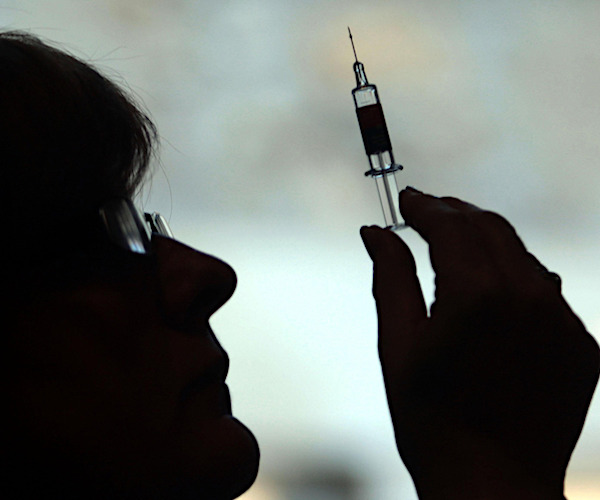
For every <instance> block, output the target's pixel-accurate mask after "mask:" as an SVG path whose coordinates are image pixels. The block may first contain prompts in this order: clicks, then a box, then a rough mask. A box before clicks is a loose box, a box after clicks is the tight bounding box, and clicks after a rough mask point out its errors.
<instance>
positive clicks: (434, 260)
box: [400, 190, 496, 292]
mask: <svg viewBox="0 0 600 500" xmlns="http://www.w3.org/2000/svg"><path fill="white" fill-rule="evenodd" d="M400 210H401V212H402V215H403V217H404V220H405V221H406V223H407V224H408V225H409V226H410V227H412V228H413V229H415V230H416V231H417V232H418V233H419V234H420V235H421V236H422V237H423V239H425V241H427V243H428V244H429V253H430V256H431V264H432V266H433V269H434V271H435V273H436V283H437V284H438V285H441V286H442V287H449V288H451V289H456V288H460V289H463V290H464V289H466V290H470V291H472V292H477V290H478V289H480V288H481V287H488V286H489V285H490V282H493V281H494V280H495V272H496V271H495V269H494V264H493V262H492V260H491V258H490V253H489V251H488V245H487V244H486V241H485V239H484V238H483V237H482V235H481V234H480V231H478V230H477V228H476V226H474V225H473V224H472V223H471V221H470V220H469V217H468V216H467V215H466V214H465V213H464V212H463V211H461V210H458V209H457V208H455V207H453V206H451V205H450V204H448V203H446V202H445V201H444V200H442V199H440V198H436V197H434V196H430V195H426V194H423V193H420V192H418V191H414V190H404V191H402V192H401V193H400ZM438 288H439V287H438ZM439 291H440V290H439V289H437V290H436V292H439Z"/></svg>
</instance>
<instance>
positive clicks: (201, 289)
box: [152, 235, 237, 332]
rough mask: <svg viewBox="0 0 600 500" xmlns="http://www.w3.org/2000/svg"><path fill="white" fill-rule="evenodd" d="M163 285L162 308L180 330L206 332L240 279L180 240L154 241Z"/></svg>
mask: <svg viewBox="0 0 600 500" xmlns="http://www.w3.org/2000/svg"><path fill="white" fill-rule="evenodd" d="M152 247H153V249H154V251H155V254H156V260H157V266H158V269H157V274H158V279H159V281H160V283H159V284H160V290H161V291H160V293H161V307H162V308H163V313H164V314H165V317H166V319H167V320H168V321H169V323H171V324H172V325H173V326H174V327H176V328H177V329H179V330H184V331H190V332H195V331H198V329H199V328H200V329H202V330H204V329H205V328H206V325H207V323H208V318H210V316H211V315H212V314H213V313H214V312H215V311H216V310H217V309H219V308H220V307H221V306H222V305H223V304H224V303H225V302H227V300H228V299H229V298H230V297H231V296H232V295H233V291H234V290H235V287H236V283H237V278H236V275H235V272H234V270H233V269H232V267H231V266H229V265H228V264H226V263H225V262H223V261H222V260H220V259H217V258H216V257H213V256H211V255H208V254H205V253H202V252H199V251H197V250H194V249H193V248H190V247H188V246H186V245H184V244H183V243H180V242H178V241H176V240H173V239H170V238H165V237H162V236H158V235H153V237H152Z"/></svg>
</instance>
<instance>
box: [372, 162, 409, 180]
mask: <svg viewBox="0 0 600 500" xmlns="http://www.w3.org/2000/svg"><path fill="white" fill-rule="evenodd" d="M403 169H404V167H403V166H402V165H398V164H397V163H394V164H393V165H390V166H389V167H387V168H381V169H378V168H372V169H371V170H367V171H366V172H365V176H366V177H380V176H382V175H388V174H391V173H393V172H397V171H398V170H403Z"/></svg>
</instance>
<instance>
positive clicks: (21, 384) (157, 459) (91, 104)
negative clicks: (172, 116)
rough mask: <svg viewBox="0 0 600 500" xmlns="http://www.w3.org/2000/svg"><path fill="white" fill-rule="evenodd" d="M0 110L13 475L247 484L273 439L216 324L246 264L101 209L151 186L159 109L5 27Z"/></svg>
mask: <svg viewBox="0 0 600 500" xmlns="http://www.w3.org/2000/svg"><path fill="white" fill-rule="evenodd" d="M0 108H1V110H2V112H1V113H0V137H2V146H1V148H2V158H3V165H2V186H3V190H5V191H6V193H4V199H5V202H7V203H8V205H5V207H7V208H6V210H7V211H8V213H9V214H10V218H9V219H10V220H9V225H10V228H9V230H8V231H6V234H7V235H8V238H7V242H8V245H7V249H8V255H9V259H8V262H9V263H10V265H9V266H7V268H9V270H8V271H7V273H6V274H7V278H6V279H5V280H3V288H4V292H5V294H6V293H8V294H9V295H10V296H11V297H12V298H11V302H10V311H9V321H8V325H9V328H8V333H7V335H6V337H5V338H4V347H5V349H4V351H5V353H6V355H7V357H8V358H10V363H7V364H6V371H7V375H6V377H5V380H8V381H9V384H10V387H9V390H8V395H9V403H10V406H11V409H10V411H9V425H8V426H5V432H6V434H7V436H6V438H7V439H6V441H8V443H9V446H8V451H7V452H6V453H7V455H6V457H5V462H8V463H9V468H8V470H9V471H10V475H11V476H12V478H13V481H12V482H9V483H8V484H11V485H12V486H15V485H17V484H18V486H19V487H20V488H22V489H23V488H24V489H25V491H26V492H27V493H29V494H31V495H36V496H37V497H39V495H40V494H42V495H43V494H46V495H47V496H48V497H50V496H52V495H54V496H58V497H61V498H69V497H70V496H73V497H78V498H96V497H98V498H101V497H106V496H109V497H110V498H121V497H128V496H131V497H132V498H138V497H143V498H154V497H156V498H165V497H170V496H173V497H180V498H187V496H186V495H190V496H192V497H197V496H201V497H202V498H214V499H220V498H232V497H233V496H235V495H238V494H240V493H241V492H243V491H244V490H245V489H247V488H248V487H249V485H250V484H251V483H252V482H253V480H254V478H255V476H256V472H257V467H258V448H257V445H256V441H255V440H254V437H253V436H252V434H251V433H250V432H249V431H248V429H246V427H244V426H243V425H242V424H241V423H240V422H238V421H237V420H236V419H234V418H233V417H232V416H231V415H230V403H229V395H228V391H227V388H226V386H225V385H224V379H225V376H226V373H227V368H228V358H227V356H226V354H225V352H224V350H223V349H222V347H221V346H220V344H219V342H218V341H217V339H216V337H215V335H214V334H213V332H212V330H211V329H210V326H209V323H208V320H209V317H210V316H211V314H212V313H213V312H214V311H216V310H217V309H218V308H219V307H220V306H221V305H222V304H223V303H224V302H225V301H226V300H227V299H228V298H229V297H230V296H231V294H232V293H233V290H234V288H235V274H234V272H233V270H232V269H231V268H230V267H229V266H228V265H227V264H225V263H223V262H222V261H220V260H218V259H216V258H214V257H211V256H209V255H206V254H203V253H200V252H197V251H195V250H193V249H191V248H189V247H187V246H185V245H183V244H181V243H179V242H177V241H175V240H172V239H169V238H163V237H155V238H153V242H152V246H153V253H152V254H151V255H134V254H131V253H128V252H126V251H124V250H122V249H120V248H118V247H116V246H115V245H112V244H111V243H110V241H109V240H108V238H106V236H105V234H104V233H103V231H102V228H101V225H100V224H99V223H98V209H99V207H100V205H102V203H103V202H104V201H106V200H108V199H113V198H130V197H132V196H133V195H134V194H135V192H136V190H137V189H138V188H139V186H140V183H141V181H142V178H143V177H144V175H145V173H146V172H147V170H148V168H149V167H148V165H149V161H150V159H151V157H152V154H153V147H154V143H155V140H156V130H155V128H154V125H153V124H152V122H151V121H150V119H149V118H148V117H147V115H146V114H145V113H144V112H143V111H141V110H140V107H139V106H138V105H136V104H135V102H134V101H133V99H132V98H130V97H129V96H127V94H126V93H125V92H124V91H123V90H121V89H119V87H117V86H116V85H115V84H114V83H112V82H111V81H110V80H108V79H107V78H105V77H103V76H102V75H101V74H100V73H99V72H98V71H96V70H95V69H93V68H92V67H91V66H90V65H88V64H86V63H85V62H83V61H81V60H79V59H77V58H75V57H73V56H71V55H69V54H67V53H65V52H64V51H62V50H59V49H56V48H53V47H51V46H49V45H48V44H46V43H44V42H42V41H40V40H39V39H38V38H36V37H33V36H31V35H28V34H24V33H15V32H9V33H3V34H0ZM194 495H195V496H194ZM21 497H23V495H21ZM5 498H9V496H5Z"/></svg>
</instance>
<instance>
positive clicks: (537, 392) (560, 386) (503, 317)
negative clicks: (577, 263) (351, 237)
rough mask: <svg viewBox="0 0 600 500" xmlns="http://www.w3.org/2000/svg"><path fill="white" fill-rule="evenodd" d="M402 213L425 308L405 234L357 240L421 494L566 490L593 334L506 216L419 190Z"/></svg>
mask: <svg viewBox="0 0 600 500" xmlns="http://www.w3.org/2000/svg"><path fill="white" fill-rule="evenodd" d="M401 210H402V214H403V216H404V218H405V220H406V222H407V224H408V225H409V226H411V227H412V228H413V229H415V230H416V231H417V232H418V233H419V234H420V235H421V236H422V237H423V238H424V239H425V241H426V242H427V243H428V244H429V250H430V257H431V261H432V266H433V269H434V271H435V273H436V293H435V302H434V304H433V306H432V307H431V311H430V312H429V313H428V311H427V308H426V305H425V301H424V299H423V295H422V292H421V288H420V285H419V281H418V279H417V275H416V270H415V263H414V259H413V256H412V255H411V252H410V250H409V249H408V247H407V246H406V245H405V243H404V242H403V241H402V240H401V239H400V238H399V237H398V236H397V235H396V234H394V233H392V232H391V231H388V230H383V229H381V228H377V227H369V228H367V227H365V228H362V229H361V235H362V237H363V240H364V241H365V245H366V247H367V250H368V252H369V254H370V256H371V258H372V259H373V263H374V283H373V294H374V297H375V300H376V305H377V313H378V318H379V353H380V359H381V364H382V369H383V376H384V381H385V387H386V393H387V398H388V403H389V407H390V412H391V416H392V421H393V424H394V429H395V434H396V444H397V447H398V450H399V452H400V456H401V457H402V460H403V461H404V463H405V465H406V467H407V468H408V470H409V472H410V474H411V476H412V478H413V480H414V482H415V486H416V489H417V492H418V494H419V497H420V498H421V499H422V500H430V499H444V500H452V499H461V500H465V499H475V498H477V499H486V500H494V499H513V500H519V499H527V500H536V499H543V500H552V499H563V498H564V497H563V482H564V475H565V471H566V467H567V464H568V462H569V459H570V456H571V453H572V451H573V448H574V446H575V443H576V442H577V439H578V437H579V435H580V433H581V429H582V427H583V423H584V420H585V415H586V412H587V408H588V406H589V403H590V400H591V397H592V394H593V392H594V388H595V386H596V383H597V380H598V373H599V366H600V362H599V351H598V345H597V343H596V342H595V340H594V339H593V338H592V337H591V336H590V335H589V334H588V333H587V332H586V330H585V327H584V326H583V324H582V323H581V321H580V320H579V319H578V318H577V316H576V315H575V314H574V313H573V312H572V311H571V309H570V308H569V306H568V305H567V303H566V302H565V300H564V299H563V297H562V295H561V292H560V280H559V279H558V277H557V276H556V275H554V274H552V273H549V272H548V271H547V270H546V269H545V268H544V267H543V266H542V265H541V264H540V263H539V262H538V261H537V259H536V258H535V257H533V256H532V255H531V254H529V253H528V252H527V250H526V248H525V246H524V245H523V243H522V242H521V240H520V239H519V237H518V236H517V234H516V232H515V231H514V229H513V228H512V226H511V225H510V224H509V223H508V222H507V221H506V220H505V219H503V218H502V217H501V216H499V215H497V214H495V213H492V212H488V211H485V210H481V209H479V208H477V207H475V206H473V205H469V204H467V203H465V202H463V201H460V200H458V199H455V198H436V197H433V196H429V195H424V194H421V193H419V192H415V191H412V190H405V191H403V192H402V193H401Z"/></svg>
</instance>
